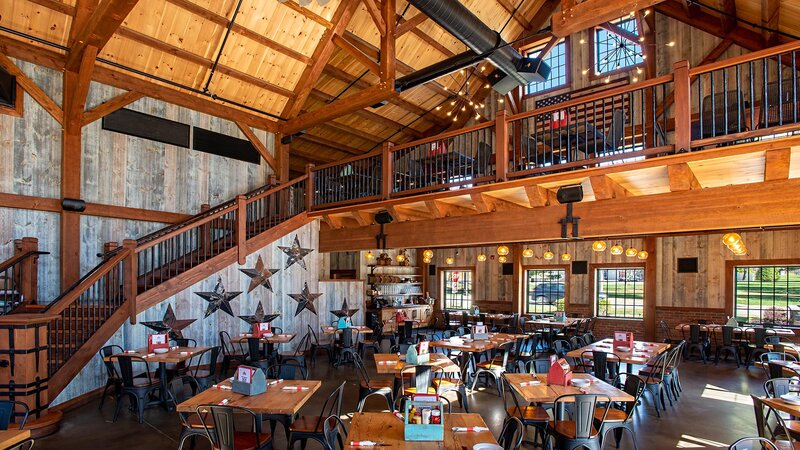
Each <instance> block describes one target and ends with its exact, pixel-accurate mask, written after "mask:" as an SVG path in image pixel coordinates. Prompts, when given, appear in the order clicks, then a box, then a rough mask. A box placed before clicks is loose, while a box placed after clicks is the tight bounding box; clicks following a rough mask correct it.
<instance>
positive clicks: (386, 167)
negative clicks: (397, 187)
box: [381, 142, 394, 200]
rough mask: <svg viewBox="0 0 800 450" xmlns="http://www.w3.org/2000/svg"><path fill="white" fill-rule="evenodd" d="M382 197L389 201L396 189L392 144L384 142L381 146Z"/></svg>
mask: <svg viewBox="0 0 800 450" xmlns="http://www.w3.org/2000/svg"><path fill="white" fill-rule="evenodd" d="M381 152H382V153H381V197H383V199H384V200H389V197H391V196H392V189H393V188H394V183H393V181H394V167H392V143H391V142H384V143H383V145H382V146H381Z"/></svg>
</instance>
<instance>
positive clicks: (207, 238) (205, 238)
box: [198, 203, 211, 258]
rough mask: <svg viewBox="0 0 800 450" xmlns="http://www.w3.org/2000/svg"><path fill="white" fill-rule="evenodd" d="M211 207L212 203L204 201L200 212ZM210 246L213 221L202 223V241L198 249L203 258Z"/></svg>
mask: <svg viewBox="0 0 800 450" xmlns="http://www.w3.org/2000/svg"><path fill="white" fill-rule="evenodd" d="M210 209H211V205H209V204H208V203H203V204H202V205H200V213H201V214H202V213H204V212H206V211H208V210H210ZM209 248H211V222H206V223H204V224H203V225H200V242H199V244H198V251H199V253H200V255H199V256H200V257H201V258H205V255H206V254H207V252H208V250H209Z"/></svg>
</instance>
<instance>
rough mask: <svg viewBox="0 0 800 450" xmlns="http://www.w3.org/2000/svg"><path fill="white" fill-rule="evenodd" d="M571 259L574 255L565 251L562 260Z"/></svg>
mask: <svg viewBox="0 0 800 450" xmlns="http://www.w3.org/2000/svg"><path fill="white" fill-rule="evenodd" d="M571 259H572V255H570V254H569V252H564V253H562V254H561V260H562V261H570V260H571Z"/></svg>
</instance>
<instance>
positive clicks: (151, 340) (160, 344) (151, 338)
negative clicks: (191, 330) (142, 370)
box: [147, 334, 169, 353]
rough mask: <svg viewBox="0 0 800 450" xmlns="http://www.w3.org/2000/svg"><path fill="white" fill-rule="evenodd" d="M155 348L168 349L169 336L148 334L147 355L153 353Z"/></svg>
mask: <svg viewBox="0 0 800 450" xmlns="http://www.w3.org/2000/svg"><path fill="white" fill-rule="evenodd" d="M157 348H169V335H167V334H148V335H147V353H153V352H154V351H155V350H156V349H157Z"/></svg>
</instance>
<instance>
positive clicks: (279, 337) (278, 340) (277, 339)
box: [233, 333, 297, 344]
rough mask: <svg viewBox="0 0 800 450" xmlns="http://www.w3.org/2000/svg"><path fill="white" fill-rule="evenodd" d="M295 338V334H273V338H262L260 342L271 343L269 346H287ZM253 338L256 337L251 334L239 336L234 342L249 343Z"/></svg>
mask: <svg viewBox="0 0 800 450" xmlns="http://www.w3.org/2000/svg"><path fill="white" fill-rule="evenodd" d="M295 336H297V335H296V334H294V333H288V334H287V333H284V334H273V335H272V336H269V337H267V336H262V337H261V339H259V340H260V341H261V342H266V343H269V344H286V343H287V342H291V341H292V339H294V338H295ZM251 337H254V336H253V335H252V334H249V333H244V334H242V335H241V336H237V337H236V338H235V339H233V340H234V341H236V342H247V340H248V339H250V338H251Z"/></svg>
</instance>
